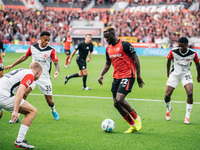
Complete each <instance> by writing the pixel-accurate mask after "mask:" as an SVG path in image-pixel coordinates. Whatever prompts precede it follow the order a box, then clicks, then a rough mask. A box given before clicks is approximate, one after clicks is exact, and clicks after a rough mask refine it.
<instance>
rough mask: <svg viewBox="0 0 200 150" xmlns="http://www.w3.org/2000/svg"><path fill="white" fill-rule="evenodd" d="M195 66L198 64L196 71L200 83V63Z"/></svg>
mask: <svg viewBox="0 0 200 150" xmlns="http://www.w3.org/2000/svg"><path fill="white" fill-rule="evenodd" d="M195 64H196V69H197V82H200V66H199V62H197V63H195Z"/></svg>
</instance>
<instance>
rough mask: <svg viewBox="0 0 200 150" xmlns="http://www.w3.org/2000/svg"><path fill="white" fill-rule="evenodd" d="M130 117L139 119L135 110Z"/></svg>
mask: <svg viewBox="0 0 200 150" xmlns="http://www.w3.org/2000/svg"><path fill="white" fill-rule="evenodd" d="M130 115H131V116H132V117H133V118H134V119H137V117H138V115H137V114H136V112H135V111H134V110H133V111H132V112H131V113H130Z"/></svg>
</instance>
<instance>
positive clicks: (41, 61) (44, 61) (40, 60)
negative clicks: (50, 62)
mask: <svg viewBox="0 0 200 150" xmlns="http://www.w3.org/2000/svg"><path fill="white" fill-rule="evenodd" d="M35 61H37V62H40V63H46V60H44V59H35Z"/></svg>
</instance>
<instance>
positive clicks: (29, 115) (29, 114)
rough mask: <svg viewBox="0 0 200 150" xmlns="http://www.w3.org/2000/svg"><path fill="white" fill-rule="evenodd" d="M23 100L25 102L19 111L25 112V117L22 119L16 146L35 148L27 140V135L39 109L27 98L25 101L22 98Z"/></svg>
mask: <svg viewBox="0 0 200 150" xmlns="http://www.w3.org/2000/svg"><path fill="white" fill-rule="evenodd" d="M22 102H23V104H22V105H21V106H20V107H19V112H20V113H22V114H24V119H23V120H22V123H21V126H20V129H19V133H18V136H17V139H16V141H15V147H18V148H27V149H33V148H34V146H32V145H29V144H28V143H27V142H26V140H25V136H26V133H27V131H28V129H29V127H30V125H31V123H32V122H33V120H34V118H35V116H36V114H37V109H36V108H35V107H34V106H32V105H31V104H29V103H28V102H27V101H25V100H24V101H23V100H22ZM22 102H21V103H22Z"/></svg>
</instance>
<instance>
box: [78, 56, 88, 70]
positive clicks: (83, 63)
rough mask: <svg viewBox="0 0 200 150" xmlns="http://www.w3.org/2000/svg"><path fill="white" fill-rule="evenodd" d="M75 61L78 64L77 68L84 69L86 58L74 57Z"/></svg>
mask: <svg viewBox="0 0 200 150" xmlns="http://www.w3.org/2000/svg"><path fill="white" fill-rule="evenodd" d="M76 63H77V64H78V67H79V70H84V69H86V67H87V66H86V60H85V59H83V58H79V57H77V58H76Z"/></svg>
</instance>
